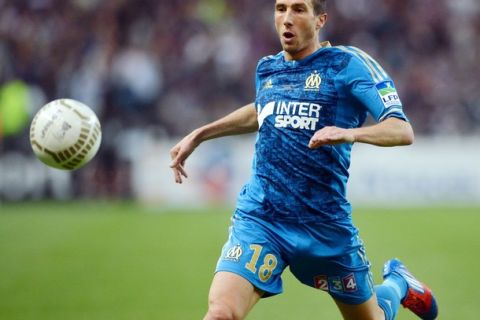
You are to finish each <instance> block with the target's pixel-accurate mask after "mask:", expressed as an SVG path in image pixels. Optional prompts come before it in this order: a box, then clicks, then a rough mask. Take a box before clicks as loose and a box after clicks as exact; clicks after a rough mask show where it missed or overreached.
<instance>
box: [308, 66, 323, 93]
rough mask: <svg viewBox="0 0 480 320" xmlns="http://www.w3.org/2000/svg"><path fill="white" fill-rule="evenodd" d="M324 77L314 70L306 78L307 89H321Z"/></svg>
mask: <svg viewBox="0 0 480 320" xmlns="http://www.w3.org/2000/svg"><path fill="white" fill-rule="evenodd" d="M321 84H322V78H321V77H320V75H319V74H318V72H317V71H314V72H312V73H311V74H310V75H309V76H308V78H307V80H305V91H320V85H321Z"/></svg>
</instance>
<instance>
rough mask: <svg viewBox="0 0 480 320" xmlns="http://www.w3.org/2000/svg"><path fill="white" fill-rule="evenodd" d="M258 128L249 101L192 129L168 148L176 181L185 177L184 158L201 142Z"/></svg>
mask: <svg viewBox="0 0 480 320" xmlns="http://www.w3.org/2000/svg"><path fill="white" fill-rule="evenodd" d="M257 130H258V121H257V111H256V109H255V105H254V104H253V103H250V104H248V105H246V106H243V107H241V108H240V109H237V110H235V111H233V112H232V113H230V114H228V115H227V116H225V117H223V118H221V119H219V120H216V121H214V122H211V123H209V124H207V125H204V126H202V127H200V128H198V129H195V130H193V131H192V132H191V133H190V134H188V135H187V136H186V137H184V138H183V139H182V140H181V141H180V142H179V143H177V144H176V145H175V146H174V147H173V148H172V149H171V150H170V157H171V158H172V162H171V164H170V168H172V170H173V174H174V178H175V182H176V183H182V182H183V177H185V178H187V177H188V175H187V172H186V171H185V160H186V159H187V158H188V156H190V154H192V152H193V151H194V150H195V148H197V147H198V146H199V145H200V144H201V143H202V142H204V141H206V140H210V139H214V138H219V137H225V136H231V135H238V134H244V133H250V132H255V131H257Z"/></svg>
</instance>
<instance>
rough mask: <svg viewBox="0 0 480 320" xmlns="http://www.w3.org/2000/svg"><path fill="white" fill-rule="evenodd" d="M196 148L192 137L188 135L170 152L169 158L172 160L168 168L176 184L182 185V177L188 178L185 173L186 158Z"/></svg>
mask: <svg viewBox="0 0 480 320" xmlns="http://www.w3.org/2000/svg"><path fill="white" fill-rule="evenodd" d="M197 146H198V144H196V143H195V142H194V140H193V138H192V136H191V135H188V136H186V137H185V138H183V139H182V140H181V141H180V142H179V143H177V144H176V145H175V146H174V147H173V148H172V149H171V150H170V157H171V158H172V162H171V163H170V168H172V170H173V175H174V178H175V182H176V183H182V182H183V177H185V178H188V175H187V172H186V171H185V160H187V158H188V156H190V155H191V154H192V152H193V151H194V150H195V148H196V147H197Z"/></svg>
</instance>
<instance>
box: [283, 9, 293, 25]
mask: <svg viewBox="0 0 480 320" xmlns="http://www.w3.org/2000/svg"><path fill="white" fill-rule="evenodd" d="M283 25H284V26H286V27H289V26H292V25H293V17H292V10H287V11H286V12H285V14H284V15H283Z"/></svg>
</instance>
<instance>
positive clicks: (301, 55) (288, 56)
mask: <svg viewBox="0 0 480 320" xmlns="http://www.w3.org/2000/svg"><path fill="white" fill-rule="evenodd" d="M320 48H322V43H320V41H316V42H315V43H312V44H311V45H309V46H307V47H305V48H303V49H302V50H299V51H297V52H287V51H284V56H285V60H287V61H292V60H303V59H305V58H306V57H308V56H310V55H312V54H314V53H315V52H317V51H318V49H320Z"/></svg>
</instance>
